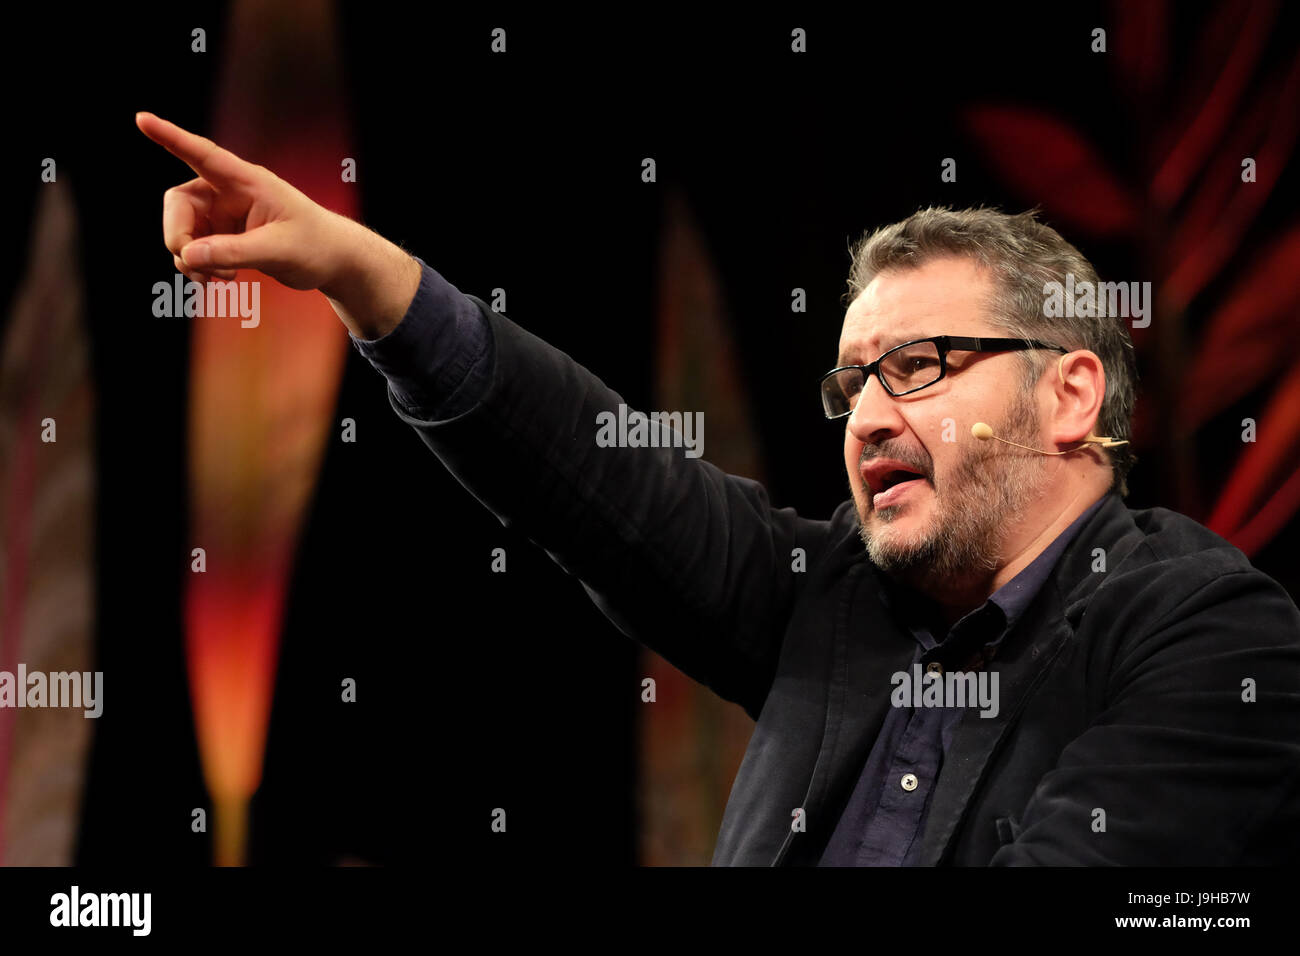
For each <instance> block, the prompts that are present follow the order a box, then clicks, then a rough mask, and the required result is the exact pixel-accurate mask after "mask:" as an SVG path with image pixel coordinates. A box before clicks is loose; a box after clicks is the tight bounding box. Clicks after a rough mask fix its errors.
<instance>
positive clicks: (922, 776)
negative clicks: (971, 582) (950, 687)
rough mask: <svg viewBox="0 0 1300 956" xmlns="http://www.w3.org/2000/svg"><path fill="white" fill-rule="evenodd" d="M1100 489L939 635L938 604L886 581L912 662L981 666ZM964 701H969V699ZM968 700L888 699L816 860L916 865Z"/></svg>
mask: <svg viewBox="0 0 1300 956" xmlns="http://www.w3.org/2000/svg"><path fill="white" fill-rule="evenodd" d="M1105 497H1106V496H1105V495H1103V496H1102V497H1101V498H1099V499H1098V500H1097V501H1095V502H1094V503H1093V504H1092V505H1091V506H1090V507H1089V508H1088V509H1087V510H1085V511H1084V512H1083V514H1081V515H1079V517H1078V518H1076V519H1075V520H1074V522H1073V523H1072V524H1071V525H1070V526H1069V527H1068V528H1066V529H1065V530H1064V531H1062V532H1061V533H1060V534H1059V535H1057V537H1056V539H1055V540H1054V541H1053V542H1052V543H1051V544H1049V545H1048V546H1047V547H1046V548H1044V549H1043V551H1042V553H1041V554H1039V555H1038V557H1036V558H1035V559H1034V560H1033V561H1031V562H1030V563H1029V565H1028V566H1027V567H1025V569H1024V570H1022V571H1021V572H1020V573H1019V574H1017V575H1016V576H1015V577H1014V578H1012V579H1011V580H1010V581H1008V582H1007V583H1006V584H1004V585H1003V586H1002V587H1000V588H998V589H997V590H996V591H994V592H993V594H991V595H990V596H989V599H988V600H987V601H985V602H984V603H983V604H982V605H980V606H979V607H978V608H976V609H975V610H973V611H971V612H969V613H968V614H966V615H965V616H964V617H962V618H961V619H960V620H959V621H957V623H955V624H954V625H953V626H952V629H951V630H950V631H948V633H947V636H946V637H942V639H936V637H935V635H936V634H938V635H943V633H944V625H943V622H942V620H941V619H940V618H939V616H938V609H937V608H936V607H935V606H934V605H933V603H931V602H930V601H928V600H927V599H926V598H925V597H924V596H922V595H920V594H918V593H917V592H915V591H913V590H912V589H910V588H908V587H906V586H904V585H902V584H900V583H896V582H888V581H887V586H886V589H885V591H884V592H883V594H882V598H883V602H884V604H885V606H886V608H888V609H889V610H890V612H891V613H893V614H894V616H895V618H896V619H897V621H898V623H899V624H900V625H902V626H903V627H904V628H906V629H907V630H908V632H910V633H911V634H912V636H913V637H915V638H916V643H917V648H916V655H915V656H914V657H913V661H914V662H919V663H920V665H921V670H922V671H925V670H926V669H927V668H929V667H931V666H936V669H937V670H938V671H939V673H941V674H942V673H943V672H945V671H950V670H961V671H978V670H980V669H982V668H983V666H984V665H985V664H986V663H987V662H988V661H989V660H990V659H991V658H992V657H993V656H994V655H995V654H996V652H997V647H998V645H999V644H1001V643H1002V641H1003V639H1004V638H1005V637H1006V636H1007V634H1008V633H1010V631H1011V629H1012V628H1013V627H1014V626H1015V624H1016V622H1017V621H1018V620H1019V619H1020V617H1021V615H1022V614H1023V613H1024V611H1025V609H1026V608H1027V607H1028V606H1029V603H1030V602H1031V601H1032V600H1033V599H1034V596H1035V595H1036V594H1038V592H1039V590H1040V589H1041V588H1042V586H1043V584H1044V583H1045V582H1046V581H1047V578H1048V575H1050V574H1051V571H1052V568H1053V566H1054V565H1055V564H1056V559H1057V558H1059V557H1060V556H1061V552H1062V551H1064V550H1065V547H1066V545H1068V544H1069V543H1070V541H1071V540H1073V538H1074V536H1075V535H1076V534H1077V533H1078V531H1079V529H1080V528H1081V527H1083V525H1084V523H1085V522H1086V521H1087V520H1088V519H1089V518H1090V517H1092V515H1093V514H1094V513H1095V512H1096V511H1097V509H1098V508H1100V507H1101V503H1102V502H1103V501H1104V500H1105ZM968 703H969V702H968ZM967 709H969V708H963V707H890V708H889V713H888V714H887V715H886V716H885V723H884V726H883V727H881V730H880V734H879V736H877V737H876V742H875V744H874V745H873V746H872V748H871V753H870V754H869V755H868V757H867V762H866V765H865V766H864V767H863V769H862V775H861V777H859V778H858V783H857V786H856V787H855V788H854V790H853V793H852V795H851V796H850V797H849V802H848V803H847V804H846V805H845V807H844V810H843V812H842V813H841V814H840V819H839V823H838V824H837V826H836V828H835V831H834V832H833V833H832V834H831V837H830V840H829V841H828V843H827V845H826V848H825V850H823V852H822V856H821V862H820V864H819V865H821V866H913V865H915V864H916V862H917V860H918V859H919V857H920V854H921V848H922V845H923V841H922V834H923V833H924V832H925V820H926V816H927V814H928V812H929V809H930V795H931V794H932V793H934V787H935V784H936V783H937V781H938V779H939V773H940V771H941V770H942V769H943V757H944V754H946V753H947V752H948V746H949V744H950V743H951V742H952V733H953V730H954V729H955V728H956V726H957V722H958V721H959V720H961V717H962V714H963V713H965V711H966V710H967Z"/></svg>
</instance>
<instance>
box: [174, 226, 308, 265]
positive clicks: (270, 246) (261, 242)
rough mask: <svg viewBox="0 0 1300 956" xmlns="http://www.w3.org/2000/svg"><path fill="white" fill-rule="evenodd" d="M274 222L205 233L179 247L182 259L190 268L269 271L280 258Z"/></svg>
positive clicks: (277, 232)
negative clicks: (243, 229) (238, 230)
mask: <svg viewBox="0 0 1300 956" xmlns="http://www.w3.org/2000/svg"><path fill="white" fill-rule="evenodd" d="M277 225H278V224H277V223H269V224H267V225H265V226H258V227H257V228H256V229H250V230H249V231H248V232H244V233H238V234H231V235H218V236H204V237H203V238H202V239H194V240H192V241H190V242H188V243H186V244H185V245H184V246H183V247H182V248H181V260H182V261H183V262H184V263H185V264H186V265H187V266H189V267H190V268H191V269H201V270H204V271H208V270H212V269H257V270H259V271H262V272H268V271H269V270H268V267H269V266H272V264H273V263H275V262H280V261H283V259H284V250H283V248H282V247H283V242H284V240H283V237H282V236H280V235H279V230H277V229H276V226H277Z"/></svg>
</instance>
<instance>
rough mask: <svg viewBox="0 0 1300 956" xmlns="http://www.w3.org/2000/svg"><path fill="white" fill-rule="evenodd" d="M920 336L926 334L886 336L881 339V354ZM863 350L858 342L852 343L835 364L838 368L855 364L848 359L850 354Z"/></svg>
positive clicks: (921, 337) (922, 336)
mask: <svg viewBox="0 0 1300 956" xmlns="http://www.w3.org/2000/svg"><path fill="white" fill-rule="evenodd" d="M918 338H920V339H923V338H925V336H924V335H916V334H913V333H907V334H901V335H887V336H885V338H884V339H883V340H882V341H881V343H880V354H881V355H884V354H885V353H886V352H888V351H889V350H890V349H892V348H893V347H894V346H895V345H902V344H903V343H904V342H912V341H915V340H916V339H918ZM861 350H862V347H861V345H857V344H855V345H850V346H849V347H848V348H847V349H845V350H844V351H843V352H841V353H840V355H839V356H838V357H837V358H836V359H835V366H836V368H840V367H842V366H845V365H854V364H857V363H854V362H850V361H848V358H849V356H850V355H853V354H855V353H858V352H861ZM861 364H864V365H865V364H866V363H865V362H864V363H861Z"/></svg>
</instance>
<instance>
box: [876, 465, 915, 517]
mask: <svg viewBox="0 0 1300 956" xmlns="http://www.w3.org/2000/svg"><path fill="white" fill-rule="evenodd" d="M924 484H925V476H924V475H922V474H920V473H919V472H915V471H907V470H904V469H901V468H899V469H895V470H894V471H891V472H887V473H886V474H884V475H882V476H881V479H880V490H879V491H878V492H876V493H875V494H874V495H873V496H872V499H871V503H872V505H873V506H874V507H876V508H883V507H887V506H888V505H892V504H894V503H896V502H897V501H899V500H901V499H902V497H903V496H904V495H906V494H907V493H908V492H909V491H912V490H915V489H916V488H919V487H920V486H922V485H924Z"/></svg>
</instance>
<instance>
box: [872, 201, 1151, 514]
mask: <svg viewBox="0 0 1300 956" xmlns="http://www.w3.org/2000/svg"><path fill="white" fill-rule="evenodd" d="M1037 213H1038V210H1036V209H1031V210H1029V211H1027V212H1022V213H1019V214H1017V215H1008V214H1007V213H1004V212H1002V211H1000V210H998V209H995V208H989V207H985V206H980V207H978V208H974V209H958V210H953V209H949V208H938V207H930V208H928V209H921V210H919V211H917V212H916V213H914V214H912V215H911V216H909V217H908V218H907V219H904V220H903V221H902V222H896V223H894V224H893V225H890V226H884V227H882V228H880V229H877V230H876V231H875V232H872V233H869V234H867V233H864V234H863V236H862V238H861V239H859V240H858V241H857V242H855V243H853V244H852V245H851V246H850V248H849V255H850V258H851V259H852V267H851V270H850V272H849V279H848V285H849V291H848V293H846V297H847V300H848V302H852V301H853V300H854V299H856V298H857V297H858V296H859V295H861V294H862V291H863V290H864V289H866V287H867V285H868V284H870V282H871V280H872V279H874V278H875V277H876V276H877V275H879V274H880V273H881V272H884V271H885V270H888V269H909V268H915V267H917V266H920V265H922V264H923V263H925V262H928V261H930V260H932V259H939V258H944V257H949V256H961V257H966V258H969V259H973V260H975V261H976V262H978V263H979V264H980V265H981V266H984V267H985V268H987V269H989V270H990V271H991V272H992V274H993V276H994V282H993V293H992V296H991V300H990V301H989V302H988V303H987V308H988V317H989V322H990V323H991V324H992V325H993V326H995V327H996V328H998V329H1001V330H1003V331H1005V332H1006V334H1007V335H1008V336H1009V337H1012V338H1035V339H1041V340H1042V341H1045V342H1050V343H1052V344H1054V345H1061V346H1063V347H1065V348H1067V349H1070V350H1075V349H1088V350H1089V351H1091V352H1094V353H1095V354H1096V355H1097V357H1098V358H1099V359H1101V364H1102V367H1103V368H1104V369H1105V370H1106V394H1105V396H1104V397H1103V398H1102V403H1101V410H1100V411H1099V413H1098V415H1097V427H1096V434H1100V435H1109V436H1111V437H1113V438H1115V439H1117V440H1123V439H1128V438H1130V432H1131V429H1132V421H1133V404H1134V402H1135V400H1136V392H1137V362H1136V359H1135V356H1134V352H1133V340H1132V339H1131V338H1130V337H1129V332H1128V326H1127V325H1126V324H1125V323H1126V320H1125V319H1124V318H1122V317H1116V316H1107V317H1104V318H1095V317H1079V316H1070V317H1066V316H1061V317H1048V316H1046V315H1044V314H1043V313H1044V308H1043V302H1044V288H1043V287H1044V285H1045V284H1046V283H1047V282H1059V283H1061V284H1062V285H1064V284H1065V282H1066V275H1067V274H1070V273H1072V274H1073V275H1074V281H1075V283H1076V284H1077V283H1079V282H1081V281H1087V282H1093V283H1096V282H1097V281H1098V277H1097V270H1096V269H1094V268H1093V267H1092V263H1090V262H1089V261H1088V260H1087V259H1085V258H1084V256H1083V254H1082V253H1080V252H1079V250H1078V249H1076V248H1075V247H1074V246H1072V245H1070V243H1068V242H1066V241H1065V240H1064V239H1063V238H1061V235H1060V233H1058V232H1057V231H1056V230H1055V229H1053V228H1051V227H1050V226H1047V225H1044V224H1043V223H1041V222H1039V221H1038V218H1037ZM1016 354H1017V355H1019V356H1020V360H1021V362H1022V363H1023V368H1024V370H1025V376H1024V379H1023V385H1024V388H1025V389H1026V390H1030V389H1032V388H1033V386H1034V385H1035V384H1036V383H1037V382H1038V380H1039V377H1040V376H1041V375H1042V374H1043V371H1044V369H1046V368H1047V366H1048V364H1049V363H1050V362H1052V361H1053V360H1054V359H1053V354H1052V353H1049V352H1045V351H1042V350H1028V351H1024V352H1018V353H1016ZM1131 447H1132V446H1130V445H1120V446H1119V447H1118V448H1106V449H1102V452H1103V453H1104V454H1106V455H1107V456H1108V458H1109V461H1110V465H1111V488H1112V489H1116V488H1117V489H1118V490H1119V493H1120V495H1121V496H1127V495H1128V481H1127V478H1128V473H1129V470H1130V469H1131V468H1132V467H1133V465H1134V464H1135V463H1136V462H1137V456H1136V455H1134V454H1133V452H1132V451H1131V450H1130V449H1131Z"/></svg>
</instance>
